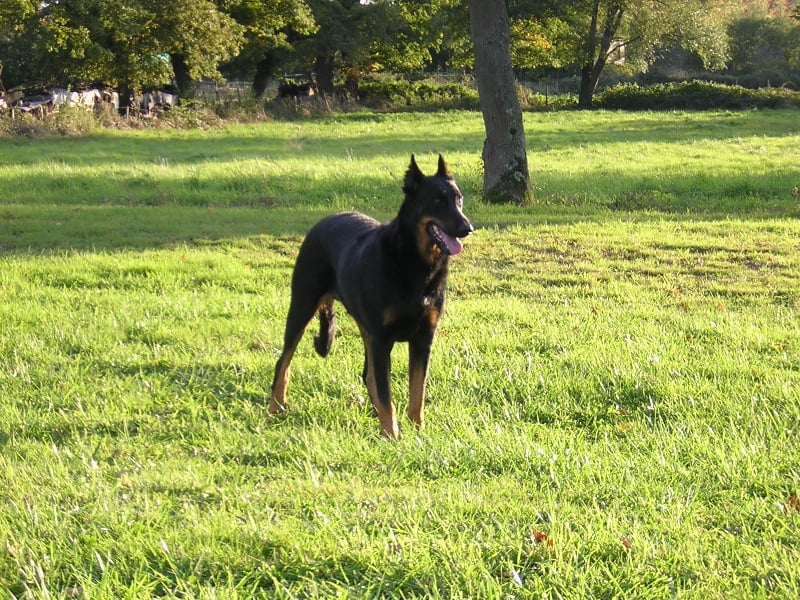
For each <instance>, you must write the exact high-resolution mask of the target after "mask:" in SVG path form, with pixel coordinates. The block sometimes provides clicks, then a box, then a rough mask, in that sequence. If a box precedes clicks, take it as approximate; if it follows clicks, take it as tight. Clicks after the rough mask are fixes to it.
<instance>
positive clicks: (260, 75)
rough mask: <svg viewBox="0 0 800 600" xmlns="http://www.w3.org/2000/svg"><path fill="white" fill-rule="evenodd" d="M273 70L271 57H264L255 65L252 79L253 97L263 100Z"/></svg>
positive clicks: (273, 65)
mask: <svg viewBox="0 0 800 600" xmlns="http://www.w3.org/2000/svg"><path fill="white" fill-rule="evenodd" d="M274 69H275V61H274V60H273V59H272V57H271V56H265V57H264V58H262V59H261V60H260V61H258V62H257V63H256V74H255V76H254V77H253V95H254V96H255V97H256V98H263V97H264V93H265V92H266V91H267V84H268V83H269V80H270V78H271V77H272V73H273V71H274Z"/></svg>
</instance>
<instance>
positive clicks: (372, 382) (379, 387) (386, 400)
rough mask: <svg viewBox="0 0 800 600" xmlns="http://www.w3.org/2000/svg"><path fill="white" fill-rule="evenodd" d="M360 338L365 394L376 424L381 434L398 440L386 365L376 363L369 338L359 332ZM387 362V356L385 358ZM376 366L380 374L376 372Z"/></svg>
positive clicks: (379, 362)
mask: <svg viewBox="0 0 800 600" xmlns="http://www.w3.org/2000/svg"><path fill="white" fill-rule="evenodd" d="M361 337H362V338H363V340H364V350H365V352H366V353H367V373H366V377H365V380H366V381H365V383H366V385H367V392H369V397H370V400H372V406H373V407H374V408H375V412H376V413H377V414H378V422H379V423H380V425H381V434H382V435H384V436H385V437H388V438H391V439H399V438H400V428H399V427H398V426H397V417H396V416H395V412H394V405H393V404H392V396H391V390H390V389H389V371H390V367H389V365H388V364H383V362H384V360H383V359H380V357H379V361H378V362H377V363H376V360H375V359H376V356H375V353H374V348H373V346H374V344H373V342H372V339H371V338H370V336H369V335H368V334H367V333H366V332H364V330H363V329H362V330H361ZM386 360H388V356H387V357H386ZM376 364H377V365H378V367H377V368H378V369H380V371H381V372H380V373H378V372H376Z"/></svg>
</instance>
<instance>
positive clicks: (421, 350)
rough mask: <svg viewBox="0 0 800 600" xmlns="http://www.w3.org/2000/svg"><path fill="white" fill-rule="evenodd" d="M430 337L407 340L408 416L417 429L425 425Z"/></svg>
mask: <svg viewBox="0 0 800 600" xmlns="http://www.w3.org/2000/svg"><path fill="white" fill-rule="evenodd" d="M431 341H432V340H431V339H424V340H411V341H409V342H408V418H409V419H411V421H413V422H414V423H415V424H416V425H417V428H418V429H422V428H423V427H424V426H425V416H424V414H423V413H424V409H425V384H426V382H427V380H428V361H429V359H430V355H431Z"/></svg>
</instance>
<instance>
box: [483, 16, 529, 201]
mask: <svg viewBox="0 0 800 600" xmlns="http://www.w3.org/2000/svg"><path fill="white" fill-rule="evenodd" d="M469 13H470V25H471V31H472V43H473V45H474V47H475V80H476V82H477V84H478V95H479V97H480V101H481V112H482V113H483V123H484V127H485V129H486V140H485V141H484V143H483V169H484V171H483V194H484V198H485V199H486V200H487V201H488V202H515V203H518V204H523V203H525V202H527V201H528V200H529V199H530V181H529V176H528V155H527V151H526V145H525V130H524V128H523V124H522V109H521V107H520V104H519V98H518V96H517V86H516V81H515V79H514V71H513V69H512V67H511V55H510V53H509V44H510V42H509V38H510V34H509V25H508V13H507V11H506V5H505V0H470V3H469Z"/></svg>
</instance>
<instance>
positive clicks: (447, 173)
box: [436, 154, 451, 177]
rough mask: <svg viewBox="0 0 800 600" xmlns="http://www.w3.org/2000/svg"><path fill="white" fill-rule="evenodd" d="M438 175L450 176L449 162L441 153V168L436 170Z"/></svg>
mask: <svg viewBox="0 0 800 600" xmlns="http://www.w3.org/2000/svg"><path fill="white" fill-rule="evenodd" d="M436 174H437V175H439V176H440V177H450V176H451V175H450V168H449V167H448V166H447V163H446V162H444V156H442V155H441V154H440V155H439V170H438V171H437V172H436Z"/></svg>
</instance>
